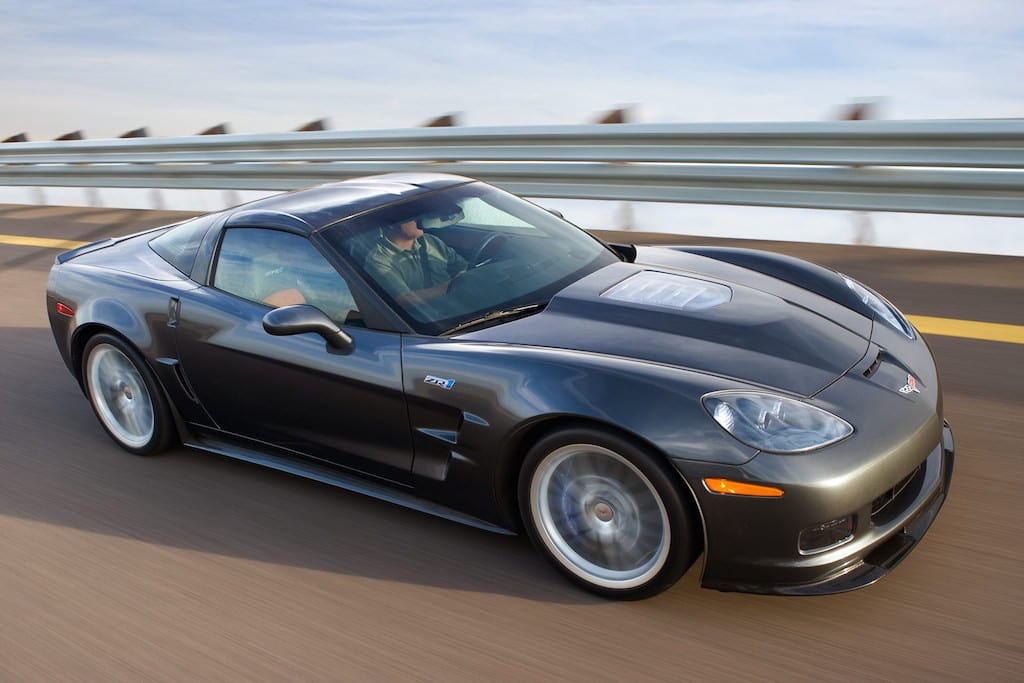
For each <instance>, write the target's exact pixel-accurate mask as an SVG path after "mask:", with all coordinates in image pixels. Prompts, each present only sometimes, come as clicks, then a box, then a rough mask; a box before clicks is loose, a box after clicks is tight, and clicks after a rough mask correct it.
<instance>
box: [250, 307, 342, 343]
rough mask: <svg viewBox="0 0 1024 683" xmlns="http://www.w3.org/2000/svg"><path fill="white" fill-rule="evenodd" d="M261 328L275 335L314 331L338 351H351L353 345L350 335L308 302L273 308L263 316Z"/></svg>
mask: <svg viewBox="0 0 1024 683" xmlns="http://www.w3.org/2000/svg"><path fill="white" fill-rule="evenodd" d="M263 329H264V330H266V331H267V333H268V334H272V335H274V336H277V337H284V336H287V335H291V334H305V333H306V332H316V333H317V334H319V335H320V336H321V337H323V338H324V340H325V341H326V342H327V344H328V345H329V346H332V347H334V348H336V349H338V350H339V351H351V350H352V348H353V347H354V346H355V342H353V341H352V337H350V336H348V335H347V334H345V332H344V331H342V329H341V328H340V327H338V325H337V324H336V323H335V322H334V321H333V320H331V319H330V318H328V317H327V316H326V315H325V314H324V312H323V311H321V310H320V309H319V308H315V307H313V306H310V305H308V304H296V305H294V306H283V307H282V308H275V309H274V310H272V311H270V312H269V313H267V314H266V315H265V316H263Z"/></svg>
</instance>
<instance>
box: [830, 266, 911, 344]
mask: <svg viewBox="0 0 1024 683" xmlns="http://www.w3.org/2000/svg"><path fill="white" fill-rule="evenodd" d="M843 280H845V281H846V286H847V287H849V288H850V289H852V290H853V293H854V294H856V295H857V298H859V299H860V300H861V302H862V303H863V304H864V305H866V306H867V307H868V308H870V309H871V310H872V311H874V313H875V314H876V315H877V316H878V317H879V318H881V319H882V320H884V321H885V322H887V323H888V324H889V325H890V326H891V327H892V328H893V329H895V330H898V331H899V332H902V333H903V334H905V335H906V336H907V337H908V338H909V339H913V338H914V328H912V327H911V326H910V323H909V322H907V319H906V318H904V317H903V314H902V313H900V312H899V311H898V310H896V307H895V306H893V305H892V304H891V303H889V302H888V301H886V300H885V299H883V298H882V297H880V296H879V295H878V294H875V293H874V292H872V291H871V290H870V289H868V288H867V287H865V286H864V285H862V284H861V283H859V282H857V281H856V280H854V279H853V278H849V277H847V276H845V275H843Z"/></svg>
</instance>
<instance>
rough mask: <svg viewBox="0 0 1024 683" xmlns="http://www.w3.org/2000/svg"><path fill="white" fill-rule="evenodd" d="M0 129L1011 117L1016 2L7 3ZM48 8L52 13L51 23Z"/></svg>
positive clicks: (1021, 22)
mask: <svg viewBox="0 0 1024 683" xmlns="http://www.w3.org/2000/svg"><path fill="white" fill-rule="evenodd" d="M3 11H4V13H5V21H4V22H3V24H0V58H2V59H3V61H4V63H5V64H8V65H13V66H12V67H11V68H9V69H8V70H6V71H5V72H4V73H3V74H2V75H0V88H3V92H4V93H5V106H4V108H3V110H2V111H0V133H4V132H5V131H7V130H9V131H10V132H12V133H13V132H18V131H20V130H25V129H27V130H29V131H30V133H31V134H33V137H36V138H45V137H52V136H54V135H57V134H60V133H63V132H66V131H67V130H70V129H73V128H81V127H84V128H86V129H87V132H90V134H92V135H116V134H119V133H120V132H123V130H126V129H127V128H130V127H136V126H139V125H150V126H151V127H152V128H153V129H154V130H155V131H156V132H157V133H158V134H161V135H179V134H187V133H192V132H195V131H196V130H198V129H199V128H202V127H205V126H207V125H211V124H212V123H217V122H219V121H222V120H228V121H231V122H232V123H234V124H235V128H236V129H237V130H242V131H250V132H256V131H272V130H285V129H288V128H290V127H294V126H296V125H298V124H300V123H303V122H305V121H307V120H309V119H312V118H317V117H321V116H329V117H330V118H332V120H334V122H335V125H337V126H338V127H341V128H378V127H396V126H408V125H415V124H417V123H419V122H421V121H423V120H425V119H427V118H431V117H433V116H436V115H438V114H441V113H445V112H449V111H463V112H465V118H466V120H468V121H469V122H470V123H476V124H485V125H486V124H516V123H524V124H526V123H573V122H583V121H585V120H588V119H589V118H591V117H593V116H594V115H596V114H597V113H598V112H599V111H602V110H604V109H606V108H609V107H612V106H616V105H618V104H620V103H624V102H636V103H639V104H640V108H639V112H640V114H641V116H643V117H644V120H648V121H696V120H758V119H762V120H763V119H768V120H783V119H815V118H821V117H823V116H825V115H827V114H828V113H829V112H830V111H832V110H833V109H834V108H835V107H836V106H837V105H839V104H842V103H843V102H846V101H848V100H850V99H851V98H857V97H875V96H882V97H886V98H887V107H888V109H889V111H888V113H889V115H890V116H892V117H895V118H911V117H930V118H944V117H984V116H1013V115H1018V116H1019V115H1021V114H1022V112H1021V109H1022V105H1021V103H1022V102H1024V49H1022V45H1024V38H1022V36H1024V4H1022V3H1019V2H1015V1H1003V0H979V1H978V2H972V3H962V2H956V3H954V2H945V3H941V2H925V1H917V0H904V1H902V2H900V1H893V2H863V1H862V2H848V3H845V4H844V5H842V6H841V7H839V8H837V6H836V5H835V4H834V3H821V2H801V1H796V0H793V1H784V0H747V1H739V2H627V1H623V2H616V3H594V2H582V1H576V0H566V1H564V2H560V3H557V4H554V5H552V4H551V3H542V2H519V3H479V2H455V1H451V0H447V1H446V0H440V1H439V2H436V3H431V4H430V5H429V6H427V5H422V4H421V5H412V6H410V5H409V4H407V3H401V2H389V1H384V2H337V3H335V2H310V1H304V2H295V3H290V4H281V3H271V2H248V3H241V4H231V5H230V6H229V5H226V4H223V3H209V2H204V3H200V2H196V1H194V0H185V1H183V2H175V3H168V2H160V1H154V2H148V3H142V4H140V3H134V2H127V1H123V2H121V1H118V2H109V1H108V2H104V1H97V2H93V3H78V2H65V1H63V0H54V1H53V2H48V3H44V4H40V3H36V4H32V3H22V4H16V5H14V4H12V5H11V6H9V7H6V8H3ZM54 17H59V19H60V20H59V21H54Z"/></svg>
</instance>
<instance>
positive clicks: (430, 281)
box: [418, 235, 434, 287]
mask: <svg viewBox="0 0 1024 683" xmlns="http://www.w3.org/2000/svg"><path fill="white" fill-rule="evenodd" d="M424 237H426V235H424V236H423V237H420V238H419V239H420V246H419V249H418V251H419V257H420V270H421V271H423V283H424V285H425V287H433V286H434V278H433V277H431V276H430V266H429V264H428V263H427V240H426V239H424Z"/></svg>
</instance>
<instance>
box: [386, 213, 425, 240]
mask: <svg viewBox="0 0 1024 683" xmlns="http://www.w3.org/2000/svg"><path fill="white" fill-rule="evenodd" d="M384 234H385V235H386V236H387V237H388V239H390V240H392V241H394V240H414V239H416V238H417V237H419V236H420V235H422V234H423V230H421V229H420V225H419V221H418V220H417V219H415V218H410V219H408V220H405V221H400V222H398V223H392V224H391V225H389V226H388V227H387V228H386V229H385V231H384Z"/></svg>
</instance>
